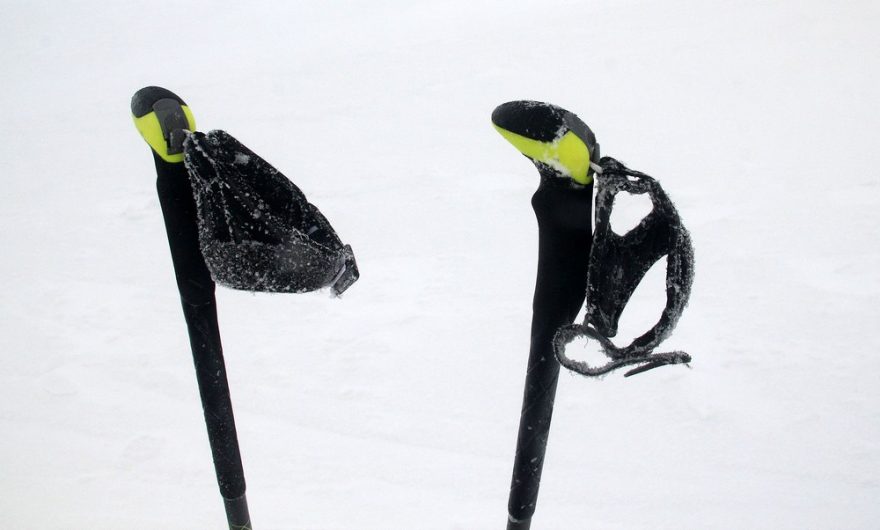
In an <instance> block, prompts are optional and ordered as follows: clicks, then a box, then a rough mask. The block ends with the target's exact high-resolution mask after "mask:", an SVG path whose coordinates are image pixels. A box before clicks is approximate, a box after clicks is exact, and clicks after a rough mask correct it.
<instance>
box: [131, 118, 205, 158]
mask: <svg viewBox="0 0 880 530" xmlns="http://www.w3.org/2000/svg"><path fill="white" fill-rule="evenodd" d="M180 108H182V109H183V113H184V114H186V121H187V123H189V130H191V131H194V130H196V119H195V118H194V117H193V115H192V111H190V110H189V107H187V106H186V105H181V107H180ZM131 117H132V119H134V126H135V127H137V130H138V132H139V133H141V136H143V137H144V140H146V141H147V143H148V144H150V147H151V148H152V149H153V151H155V152H156V154H157V155H159V156H161V157H162V160H164V161H166V162H183V153H179V154H176V155H169V154H168V144H166V143H165V138H164V137H163V136H162V126H161V125H159V118H158V117H157V116H156V113H155V112H149V113H147V114H144V115H143V116H141V117H140V118H136V117H135V116H134V115H132V116H131Z"/></svg>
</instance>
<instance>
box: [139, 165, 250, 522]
mask: <svg viewBox="0 0 880 530" xmlns="http://www.w3.org/2000/svg"><path fill="white" fill-rule="evenodd" d="M153 157H154V159H155V162H156V175H157V180H156V187H157V189H158V192H159V203H160V204H161V206H162V214H163V217H164V218H165V229H166V231H167V233H168V244H169V246H170V248H171V259H172V262H173V263H174V274H175V276H176V278H177V286H178V289H179V291H180V299H181V303H182V305H183V315H184V318H185V319H186V326H187V331H188V332H189V340H190V345H191V346H192V354H193V361H194V363H195V368H196V378H197V379H198V384H199V394H200V396H201V400H202V409H203V411H204V414H205V424H206V426H207V428H208V439H209V441H210V444H211V452H212V455H213V457H214V470H215V471H216V473H217V482H218V484H219V486H220V493H221V495H222V496H223V499H224V505H225V507H226V517H227V520H228V522H229V528H230V529H231V530H250V529H251V523H250V516H249V514H248V509H247V500H246V497H245V489H246V486H245V480H244V469H243V468H242V464H241V453H240V452H239V447H238V436H237V433H236V430H235V418H234V417H233V414H232V401H231V399H230V396H229V383H228V382H227V379H226V365H225V363H224V361H223V347H222V345H221V342H220V328H219V325H218V323H217V302H216V300H215V297H214V289H215V286H214V281H213V280H212V279H211V274H210V273H209V272H208V268H207V266H206V265H205V260H204V258H203V257H202V253H201V250H200V249H199V234H198V219H197V217H196V204H195V199H194V198H193V193H192V188H191V187H190V183H189V176H188V175H187V172H186V168H185V167H184V164H183V163H180V162H177V163H170V162H166V161H165V160H162V158H160V157H159V156H158V155H156V154H155V153H153Z"/></svg>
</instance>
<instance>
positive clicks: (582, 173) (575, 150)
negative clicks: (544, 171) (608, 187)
mask: <svg viewBox="0 0 880 530" xmlns="http://www.w3.org/2000/svg"><path fill="white" fill-rule="evenodd" d="M493 125H494V124H493ZM494 126H495V129H496V130H497V131H498V132H499V133H501V136H503V137H504V138H505V139H506V140H507V141H508V142H510V143H511V144H513V146H514V147H516V148H517V149H518V150H519V152H520V153H522V154H524V155H526V156H527V157H529V158H531V159H532V160H536V161H538V162H543V163H544V164H547V165H548V166H550V167H552V168H554V169H557V170H559V171H560V172H561V173H563V174H564V175H566V176H569V177H571V178H572V180H574V181H575V182H577V183H578V184H583V185H587V184H589V183H591V182H593V177H591V176H589V175H587V173H588V172H589V169H590V150H589V149H588V148H587V144H585V143H584V142H583V140H581V139H580V138H578V137H577V135H576V134H574V133H573V132H571V131H568V132H567V133H565V134H564V135H562V137H561V138H557V139H556V140H554V141H552V142H541V141H539V140H534V139H532V138H528V137H525V136H522V135H521V134H516V133H514V132H510V131H508V130H507V129H503V128H501V127H499V126H497V125H494Z"/></svg>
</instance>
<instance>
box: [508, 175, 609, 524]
mask: <svg viewBox="0 0 880 530" xmlns="http://www.w3.org/2000/svg"><path fill="white" fill-rule="evenodd" d="M592 196H593V186H592V184H589V185H586V186H581V185H577V184H574V183H573V182H572V181H571V180H570V179H566V178H560V177H558V176H554V175H553V174H549V175H548V174H542V177H541V184H540V186H539V187H538V191H536V192H535V195H534V196H533V197H532V207H533V208H534V210H535V216H536V217H537V219H538V274H537V281H536V284H535V297H534V301H533V305H532V308H533V316H532V333H531V347H530V350H529V363H528V370H527V373H526V382H525V392H524V396H523V407H522V413H521V415H520V424H519V433H518V436H517V444H516V457H515V459H514V466H513V478H512V480H511V484H510V497H509V501H508V515H509V518H508V519H509V521H508V526H507V528H508V530H528V528H529V527H530V525H531V517H532V515H533V514H534V513H535V505H536V503H537V500H538V488H539V486H540V483H541V471H542V469H543V466H544V454H545V452H546V448H547V438H548V436H549V432H550V421H551V419H552V415H553V402H554V400H555V397H556V384H557V382H558V380H559V362H558V361H557V360H556V356H555V355H554V353H553V337H554V335H555V334H556V330H557V329H559V328H560V327H561V326H563V325H566V324H571V323H572V322H573V321H574V319H575V317H576V316H577V313H578V311H579V310H580V308H581V305H582V304H583V302H584V295H585V291H586V285H587V266H588V264H589V257H590V245H591V242H592V233H591V219H592Z"/></svg>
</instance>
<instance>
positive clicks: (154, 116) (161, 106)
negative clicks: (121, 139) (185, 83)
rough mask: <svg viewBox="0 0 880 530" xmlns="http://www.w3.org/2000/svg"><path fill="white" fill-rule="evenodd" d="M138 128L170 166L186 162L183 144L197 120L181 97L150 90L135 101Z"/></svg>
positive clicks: (150, 87) (132, 105)
mask: <svg viewBox="0 0 880 530" xmlns="http://www.w3.org/2000/svg"><path fill="white" fill-rule="evenodd" d="M131 115H132V119H133V120H134V125H135V127H136V128H137V130H138V132H139V133H140V134H141V136H142V137H143V138H144V140H146V142H147V144H149V146H150V148H151V149H152V150H153V151H154V152H155V153H156V154H157V155H159V156H160V157H161V158H162V159H163V160H165V161H166V162H173V163H177V162H183V141H184V139H185V138H186V132H187V131H194V130H195V129H196V120H195V118H194V117H193V115H192V111H190V109H189V107H188V106H187V105H186V103H185V102H184V101H183V99H181V98H180V97H179V96H177V95H176V94H174V93H173V92H171V91H170V90H167V89H165V88H162V87H157V86H149V87H145V88H142V89H140V90H138V91H137V92H135V94H134V96H132V98H131Z"/></svg>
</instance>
